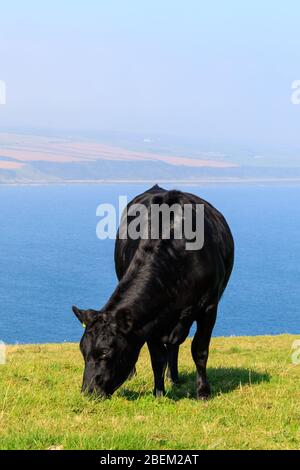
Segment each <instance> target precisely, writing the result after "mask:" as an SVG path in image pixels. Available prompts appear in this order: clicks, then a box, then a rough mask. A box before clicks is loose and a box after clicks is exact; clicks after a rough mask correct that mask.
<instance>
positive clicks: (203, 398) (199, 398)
mask: <svg viewBox="0 0 300 470" xmlns="http://www.w3.org/2000/svg"><path fill="white" fill-rule="evenodd" d="M210 398H211V394H210V393H207V394H201V395H200V394H198V395H197V400H201V401H207V400H209V399H210Z"/></svg>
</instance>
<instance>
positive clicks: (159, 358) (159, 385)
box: [148, 341, 168, 397]
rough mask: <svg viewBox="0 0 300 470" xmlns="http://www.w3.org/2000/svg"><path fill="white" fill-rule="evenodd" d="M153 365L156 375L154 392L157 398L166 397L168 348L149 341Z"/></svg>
mask: <svg viewBox="0 0 300 470" xmlns="http://www.w3.org/2000/svg"><path fill="white" fill-rule="evenodd" d="M148 348H149V352H150V356H151V364H152V369H153V374H154V392H153V394H154V395H155V396H156V397H161V396H163V395H165V371H166V367H167V360H168V356H167V348H166V346H165V345H164V344H162V343H159V342H153V341H148Z"/></svg>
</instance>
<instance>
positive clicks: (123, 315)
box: [116, 308, 133, 334]
mask: <svg viewBox="0 0 300 470" xmlns="http://www.w3.org/2000/svg"><path fill="white" fill-rule="evenodd" d="M116 324H117V326H118V329H119V330H120V331H121V332H122V333H124V334H127V333H129V332H130V331H131V330H132V326H133V321H132V312H131V310H129V309H128V308H120V309H119V310H117V312H116Z"/></svg>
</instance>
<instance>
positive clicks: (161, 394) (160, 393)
mask: <svg viewBox="0 0 300 470" xmlns="http://www.w3.org/2000/svg"><path fill="white" fill-rule="evenodd" d="M165 394H166V392H165V391H164V390H154V392H153V395H154V396H155V398H161V397H164V396H165Z"/></svg>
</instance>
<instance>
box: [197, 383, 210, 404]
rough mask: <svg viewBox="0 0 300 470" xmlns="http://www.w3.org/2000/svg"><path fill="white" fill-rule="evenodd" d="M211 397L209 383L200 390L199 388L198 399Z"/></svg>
mask: <svg viewBox="0 0 300 470" xmlns="http://www.w3.org/2000/svg"><path fill="white" fill-rule="evenodd" d="M210 397H211V392H210V387H209V385H206V386H205V387H203V388H201V389H200V390H197V399H198V400H203V401H205V400H209V399H210Z"/></svg>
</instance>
